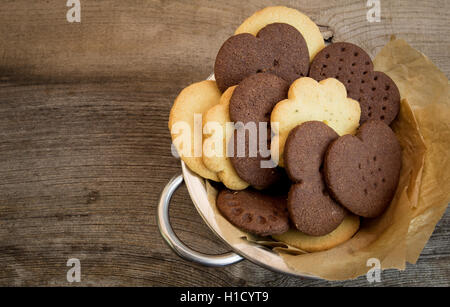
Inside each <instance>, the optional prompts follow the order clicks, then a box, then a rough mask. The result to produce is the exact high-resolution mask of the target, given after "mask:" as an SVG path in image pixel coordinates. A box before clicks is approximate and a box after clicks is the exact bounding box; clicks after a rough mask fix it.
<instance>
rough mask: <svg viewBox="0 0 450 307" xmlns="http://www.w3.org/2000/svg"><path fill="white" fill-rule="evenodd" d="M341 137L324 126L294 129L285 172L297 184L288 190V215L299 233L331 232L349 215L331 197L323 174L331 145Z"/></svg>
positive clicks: (288, 143) (288, 142) (313, 123)
mask: <svg viewBox="0 0 450 307" xmlns="http://www.w3.org/2000/svg"><path fill="white" fill-rule="evenodd" d="M338 137H339V135H338V134H337V133H336V132H335V131H334V130H333V129H331V128H330V127H328V126H327V125H325V124H324V123H322V122H319V121H310V122H305V123H303V124H301V125H299V126H297V127H295V128H294V129H293V130H291V132H290V133H289V136H288V138H287V140H286V145H285V149H284V159H285V165H286V172H287V174H288V176H289V178H291V180H292V181H293V182H295V184H294V185H292V187H291V190H290V191H289V197H288V210H289V215H290V217H291V220H292V222H293V223H294V225H295V227H296V228H297V229H298V230H300V231H301V232H303V233H305V234H308V235H311V236H323V235H326V234H328V233H330V232H332V231H333V230H334V229H336V228H337V227H338V226H339V225H340V224H341V223H342V221H343V220H344V218H345V216H346V210H345V209H344V208H342V207H341V206H340V205H339V204H337V203H336V202H335V201H334V200H333V199H332V198H331V197H330V196H329V194H328V191H327V189H326V186H325V182H324V180H323V177H322V174H321V172H320V170H321V166H322V162H323V158H324V156H325V152H326V150H327V148H328V145H329V144H330V143H331V142H332V141H334V140H336V139H337V138H338Z"/></svg>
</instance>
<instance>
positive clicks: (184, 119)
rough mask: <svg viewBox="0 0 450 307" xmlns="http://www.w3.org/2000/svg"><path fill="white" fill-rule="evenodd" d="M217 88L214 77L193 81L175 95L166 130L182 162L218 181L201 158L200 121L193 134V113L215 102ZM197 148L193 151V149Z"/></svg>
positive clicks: (204, 176)
mask: <svg viewBox="0 0 450 307" xmlns="http://www.w3.org/2000/svg"><path fill="white" fill-rule="evenodd" d="M220 96H221V92H220V91H219V89H218V88H217V85H216V82H215V81H202V82H198V83H194V84H192V85H190V86H188V87H187V88H185V89H184V90H182V91H181V93H180V94H179V95H178V97H177V98H176V99H175V102H174V104H173V107H172V109H171V111H170V117H169V130H170V132H171V136H172V141H173V143H174V145H175V147H176V148H177V151H178V154H179V155H180V157H181V159H182V160H183V161H184V162H185V163H186V165H187V166H188V167H189V168H190V169H191V170H192V171H193V172H195V173H197V174H198V175H200V176H202V177H203V178H206V179H211V180H214V181H219V178H218V177H217V174H216V173H215V172H213V171H211V170H209V169H208V168H207V167H206V166H205V165H204V164H203V160H202V138H201V136H202V122H200V123H199V125H197V126H199V129H200V140H198V139H199V138H194V131H195V130H196V129H194V126H195V116H194V115H195V114H197V115H198V116H197V118H199V119H200V120H201V117H200V115H201V116H203V114H204V113H205V112H206V111H207V110H209V109H210V108H212V107H213V106H215V105H216V104H218V103H219V101H220ZM194 142H197V144H196V145H195V146H194V144H195V143H194ZM196 148H197V149H198V148H199V150H197V151H199V152H197V153H196V152H195V149H196Z"/></svg>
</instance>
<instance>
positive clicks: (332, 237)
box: [272, 214, 360, 253]
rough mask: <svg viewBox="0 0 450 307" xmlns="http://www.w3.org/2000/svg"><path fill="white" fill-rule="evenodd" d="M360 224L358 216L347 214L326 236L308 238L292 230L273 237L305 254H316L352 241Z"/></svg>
mask: <svg viewBox="0 0 450 307" xmlns="http://www.w3.org/2000/svg"><path fill="white" fill-rule="evenodd" d="M359 224H360V221H359V217H358V216H356V215H353V214H347V215H346V216H345V219H344V220H343V221H342V223H341V224H340V225H339V226H338V227H337V228H336V229H335V230H333V231H332V232H330V233H329V234H326V235H324V236H320V237H315V236H308V235H307V234H304V233H302V232H300V231H298V230H295V229H290V230H289V231H287V232H285V233H284V234H281V235H273V236H272V237H273V238H274V239H275V240H277V241H280V242H284V243H286V244H289V245H291V246H293V247H296V248H299V249H301V250H303V251H305V252H310V253H314V252H320V251H324V250H329V249H332V248H333V247H336V246H338V245H340V244H342V243H344V242H346V241H348V240H350V239H351V238H352V237H353V236H354V235H355V233H356V232H357V231H358V229H359Z"/></svg>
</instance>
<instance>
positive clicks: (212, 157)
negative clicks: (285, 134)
mask: <svg viewBox="0 0 450 307" xmlns="http://www.w3.org/2000/svg"><path fill="white" fill-rule="evenodd" d="M235 88H236V87H235V86H234V87H230V88H229V89H228V90H226V91H225V93H223V95H222V97H221V98H220V102H219V104H217V105H215V106H213V107H212V108H211V109H209V110H208V111H207V112H206V113H205V117H204V120H203V131H204V133H205V138H204V140H203V153H204V154H203V163H204V164H205V166H206V167H207V168H208V169H210V170H211V171H213V172H215V173H217V176H218V177H219V179H220V181H222V183H223V184H224V185H225V186H226V187H227V188H229V189H231V190H235V191H236V190H244V189H245V188H247V187H248V186H249V184H248V183H247V182H245V181H244V180H242V179H241V178H240V177H239V176H238V174H237V173H236V171H235V169H234V167H233V165H232V164H231V161H230V159H229V158H228V157H227V155H226V149H227V144H228V142H229V140H230V138H231V136H232V133H233V129H234V126H233V125H232V123H231V120H230V112H229V105H230V99H231V96H232V95H233V92H234V89H235ZM230 124H231V125H230ZM227 125H228V126H229V127H228V128H227ZM215 144H220V145H221V147H219V148H216V146H215Z"/></svg>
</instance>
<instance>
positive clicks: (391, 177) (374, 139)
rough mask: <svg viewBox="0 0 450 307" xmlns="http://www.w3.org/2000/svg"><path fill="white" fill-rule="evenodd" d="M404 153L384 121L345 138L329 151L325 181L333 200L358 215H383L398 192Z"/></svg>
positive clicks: (369, 216) (368, 125) (370, 124)
mask: <svg viewBox="0 0 450 307" xmlns="http://www.w3.org/2000/svg"><path fill="white" fill-rule="evenodd" d="M401 167H402V151H401V147H400V144H399V142H398V140H397V137H396V136H395V134H394V132H393V131H392V130H391V128H389V126H387V125H386V124H385V123H383V122H382V121H375V120H373V121H367V122H366V123H364V124H363V125H362V126H361V127H360V129H359V131H358V133H357V135H356V136H352V135H345V136H343V137H340V138H339V139H337V140H336V141H334V142H333V143H332V144H331V145H330V146H329V148H328V151H327V153H326V155H325V162H324V171H323V174H324V177H325V181H326V183H327V186H328V188H329V191H330V193H331V194H332V196H333V197H334V198H335V199H336V200H337V201H338V202H339V203H340V204H341V205H343V206H344V207H346V208H347V209H348V210H350V211H351V212H353V213H354V214H356V215H359V216H363V217H367V218H374V217H377V216H379V215H381V214H382V213H383V211H384V210H385V209H386V207H387V206H388V205H389V204H390V202H391V200H392V198H393V197H394V194H395V191H396V189H397V185H398V181H399V176H400V169H401Z"/></svg>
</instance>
